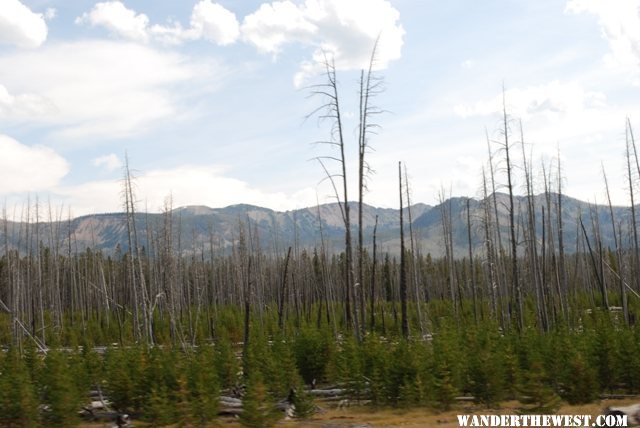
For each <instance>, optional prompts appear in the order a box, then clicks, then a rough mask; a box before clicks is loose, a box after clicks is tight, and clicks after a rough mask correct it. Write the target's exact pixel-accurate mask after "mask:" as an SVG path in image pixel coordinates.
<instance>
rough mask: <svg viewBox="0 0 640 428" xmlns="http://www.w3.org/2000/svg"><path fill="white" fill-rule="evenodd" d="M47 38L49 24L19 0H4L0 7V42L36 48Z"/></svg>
mask: <svg viewBox="0 0 640 428" xmlns="http://www.w3.org/2000/svg"><path fill="white" fill-rule="evenodd" d="M46 39H47V24H46V23H45V21H44V18H43V16H42V15H41V14H39V13H33V12H32V11H31V10H30V9H29V8H28V7H27V6H25V5H24V4H22V3H21V2H20V1H19V0H3V1H2V7H0V43H4V44H11V45H16V46H19V47H24V48H36V47H38V46H40V45H42V43H44V41H45V40H46Z"/></svg>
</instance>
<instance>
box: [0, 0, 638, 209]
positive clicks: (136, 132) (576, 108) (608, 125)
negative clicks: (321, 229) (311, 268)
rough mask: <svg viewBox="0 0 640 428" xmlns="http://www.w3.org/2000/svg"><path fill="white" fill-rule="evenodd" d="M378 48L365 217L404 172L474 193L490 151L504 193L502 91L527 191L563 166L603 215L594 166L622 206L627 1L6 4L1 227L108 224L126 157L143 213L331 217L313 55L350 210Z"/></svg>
mask: <svg viewBox="0 0 640 428" xmlns="http://www.w3.org/2000/svg"><path fill="white" fill-rule="evenodd" d="M376 39H378V45H377V49H376V56H375V58H376V60H375V67H374V72H375V74H376V75H377V77H379V78H381V79H383V80H382V81H383V85H384V91H382V92H380V93H378V94H377V95H376V96H375V97H374V98H373V100H372V102H373V103H374V105H375V106H376V107H377V108H379V109H380V110H381V111H383V113H382V114H379V115H376V116H375V124H377V125H379V128H377V132H376V133H375V134H372V135H370V137H369V140H368V143H369V145H370V147H371V149H372V150H371V152H370V153H369V154H368V155H367V159H368V163H369V164H370V166H371V168H372V169H373V170H374V173H373V174H372V175H371V176H370V177H369V180H368V189H367V193H366V194H365V202H367V203H369V204H371V205H375V206H379V207H391V208H394V207H397V206H398V194H397V188H398V170H397V168H398V162H399V161H401V162H404V163H405V165H406V168H407V171H408V177H409V183H410V188H411V198H412V202H423V203H427V204H435V203H437V201H438V199H439V198H440V195H441V194H442V193H443V192H444V193H445V194H446V195H454V196H455V195H458V196H471V197H480V196H481V194H482V192H481V191H482V170H483V167H484V168H486V167H487V159H488V148H487V137H488V139H489V140H490V141H493V143H492V148H493V151H494V156H495V159H496V162H497V164H496V168H497V172H498V177H497V179H498V182H499V183H506V179H505V178H504V174H503V173H502V171H503V169H504V168H503V166H504V163H503V162H502V161H501V159H502V158H503V157H504V155H503V153H502V152H500V151H499V150H498V144H496V142H497V141H500V140H501V138H502V136H501V125H500V122H501V112H502V100H503V88H504V98H505V100H506V107H507V110H508V112H509V115H510V119H511V120H510V134H511V135H510V137H511V141H512V142H514V143H519V142H520V141H521V140H522V138H521V135H522V136H523V137H524V143H525V144H524V151H525V153H526V154H527V156H528V158H529V159H530V161H531V164H532V166H533V170H534V172H533V179H534V190H535V191H536V192H542V191H543V190H544V180H543V173H542V171H543V165H544V168H545V169H546V171H553V174H554V175H555V174H556V173H555V170H556V167H557V156H558V153H560V160H561V164H562V183H563V191H564V192H565V193H566V194H568V195H570V196H573V197H577V198H580V199H582V200H587V201H591V202H600V203H603V202H605V200H606V199H605V198H606V196H605V190H604V181H603V179H602V168H603V167H604V170H605V171H606V173H607V178H608V181H609V186H610V188H611V196H612V199H613V202H614V203H615V204H619V205H628V204H629V196H628V187H629V186H628V184H625V183H626V178H625V158H624V152H625V123H626V120H627V118H629V120H630V123H631V125H632V126H635V127H637V128H638V132H639V133H640V0H616V1H615V2H611V1H604V0H562V1H561V0H544V1H533V0H531V1H524V0H485V1H482V2H475V1H468V0H467V1H463V0H450V1H446V2H443V1H435V0H420V1H418V0H284V1H274V2H268V1H265V2H263V1H253V0H243V1H233V0H220V1H213V0H183V1H174V0H154V1H143V0H122V1H102V2H96V1H94V0H0V199H1V200H3V202H4V206H5V207H8V208H7V209H8V210H9V211H11V210H12V207H13V210H14V212H15V210H16V208H15V207H24V206H25V205H26V204H34V203H35V202H36V201H37V202H38V204H39V205H40V206H42V207H48V206H52V207H54V208H55V210H54V211H56V212H65V215H66V213H67V212H71V213H72V215H74V216H76V215H84V214H91V213H101V212H114V211H120V210H122V206H123V202H122V197H121V189H122V177H123V166H124V163H125V157H126V158H128V162H129V167H130V169H131V171H132V173H133V174H134V176H135V177H136V178H135V189H136V199H137V201H138V207H139V209H140V210H148V211H151V212H159V211H161V210H162V209H163V207H165V206H167V205H168V204H170V205H171V206H173V207H178V206H185V205H207V206H210V207H224V206H227V205H231V204H237V203H248V204H253V205H259V206H264V207H268V208H272V209H276V210H282V211H284V210H290V209H296V208H303V207H307V206H313V205H315V204H316V203H317V202H320V203H323V202H329V201H332V200H334V199H335V198H334V195H333V191H332V188H331V186H330V183H329V182H328V181H327V180H323V179H324V178H325V173H324V171H323V169H322V167H321V165H320V164H319V163H318V162H317V160H315V158H317V157H319V156H335V155H336V154H337V153H336V152H335V150H334V149H333V148H332V147H331V146H329V145H323V144H316V142H318V141H326V140H328V139H330V138H331V123H330V122H329V121H327V120H321V118H320V117H319V116H318V115H311V116H310V114H311V113H312V112H313V111H314V110H316V109H317V108H318V107H320V106H321V105H323V104H324V103H325V102H326V100H324V99H322V98H321V97H319V96H313V95H312V93H313V88H314V85H318V84H322V83H324V82H326V78H325V76H324V75H323V68H322V65H321V62H322V60H323V58H325V57H330V58H333V60H334V61H335V65H336V72H337V79H338V86H339V91H340V92H339V94H340V102H341V109H342V113H343V117H344V129H345V132H344V136H345V143H346V155H347V169H348V182H349V192H350V194H349V197H350V199H355V198H356V197H357V187H356V186H357V174H356V170H357V151H358V150H357V126H358V124H357V117H358V89H359V86H358V79H359V76H360V70H361V69H363V68H366V67H367V66H368V63H369V58H370V56H371V52H372V50H373V47H374V45H375V43H376ZM520 124H521V127H520ZM520 129H522V133H521V132H520ZM512 150H513V151H514V153H515V154H517V155H516V163H520V162H521V160H520V159H519V156H521V153H522V150H523V148H522V145H521V144H515V145H514V146H513V148H512ZM327 167H328V169H329V171H330V172H331V173H337V172H338V169H337V167H338V165H336V164H332V163H328V164H327ZM523 173H524V172H523V171H522V169H521V168H518V169H516V171H515V172H514V179H515V184H516V189H517V191H518V192H520V193H522V192H523V191H524V179H523V177H522V176H523ZM635 178H636V179H637V177H635ZM47 209H48V208H47Z"/></svg>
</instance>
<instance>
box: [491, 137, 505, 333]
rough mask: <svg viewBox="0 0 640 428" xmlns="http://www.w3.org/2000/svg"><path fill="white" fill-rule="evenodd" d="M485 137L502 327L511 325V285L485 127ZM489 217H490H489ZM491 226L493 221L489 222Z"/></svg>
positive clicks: (493, 171)
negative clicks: (508, 313) (508, 308)
mask: <svg viewBox="0 0 640 428" xmlns="http://www.w3.org/2000/svg"><path fill="white" fill-rule="evenodd" d="M485 137H486V140H487V150H488V155H489V178H490V179H491V200H492V206H493V215H494V220H495V230H493V235H494V236H495V238H494V239H495V240H494V245H493V248H494V253H495V254H496V257H495V268H496V277H495V279H496V288H497V290H498V301H499V303H500V314H501V318H500V322H501V324H502V328H503V329H504V328H505V327H507V326H509V324H510V322H511V320H510V319H509V318H508V317H507V316H506V315H507V312H508V311H507V310H505V308H504V306H503V305H506V304H507V302H508V301H509V295H510V293H509V287H508V286H507V285H506V284H507V280H506V278H507V273H506V267H505V265H504V247H503V245H502V230H501V226H500V214H499V211H498V193H497V191H496V177H495V169H494V164H493V152H492V150H491V140H490V139H489V133H488V132H487V131H486V129H485ZM487 218H489V217H487ZM489 226H491V223H489Z"/></svg>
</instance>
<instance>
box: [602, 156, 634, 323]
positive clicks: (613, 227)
mask: <svg viewBox="0 0 640 428" xmlns="http://www.w3.org/2000/svg"><path fill="white" fill-rule="evenodd" d="M601 167H602V178H603V179H604V188H605V190H606V192H607V204H608V206H609V215H610V216H611V231H612V232H613V242H614V245H615V247H616V264H617V268H618V271H617V273H616V272H615V271H614V270H613V268H612V267H611V266H609V268H610V269H611V270H612V271H613V272H614V273H615V274H616V276H617V280H618V286H619V287H620V298H621V299H622V313H623V314H624V321H625V323H626V324H627V325H629V305H628V303H627V288H626V287H625V284H624V274H623V260H622V248H621V245H620V241H619V240H618V231H617V229H616V217H615V216H614V215H613V204H612V203H611V195H610V194H609V182H608V180H607V173H606V172H605V170H604V165H602V166H601Z"/></svg>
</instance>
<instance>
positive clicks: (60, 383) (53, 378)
mask: <svg viewBox="0 0 640 428" xmlns="http://www.w3.org/2000/svg"><path fill="white" fill-rule="evenodd" d="M74 376H75V374H74V373H73V372H72V371H71V368H70V367H69V361H68V359H67V356H66V355H64V354H63V353H61V352H60V351H56V350H53V349H52V350H50V351H49V352H48V353H47V357H46V359H45V368H44V371H43V384H44V391H43V392H44V403H46V404H47V405H48V411H46V412H45V414H44V418H45V420H46V423H47V426H51V427H71V426H76V425H77V424H78V422H79V421H78V416H77V415H78V409H80V407H81V405H82V399H83V398H84V397H85V396H86V395H87V391H79V390H78V385H77V384H76V382H75V377H74Z"/></svg>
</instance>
